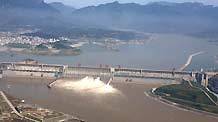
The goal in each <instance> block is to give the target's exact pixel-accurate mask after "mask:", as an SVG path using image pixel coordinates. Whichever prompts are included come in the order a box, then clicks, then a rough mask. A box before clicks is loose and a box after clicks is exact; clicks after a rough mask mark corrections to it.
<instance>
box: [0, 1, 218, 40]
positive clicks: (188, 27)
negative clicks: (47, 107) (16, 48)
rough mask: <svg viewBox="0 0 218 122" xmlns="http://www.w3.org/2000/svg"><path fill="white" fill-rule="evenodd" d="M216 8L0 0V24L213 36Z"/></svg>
mask: <svg viewBox="0 0 218 122" xmlns="http://www.w3.org/2000/svg"><path fill="white" fill-rule="evenodd" d="M217 13H218V7H214V6H212V5H204V4H201V3H169V2H154V3H149V4H147V5H140V4H135V3H127V4H121V3H119V2H113V3H108V4H101V5H99V6H89V7H85V8H81V9H75V8H73V7H70V6H66V5H64V4H62V3H51V4H48V3H45V2H44V1H43V0H0V26H4V27H7V26H12V25H13V26H17V25H22V26H24V25H31V26H36V27H38V28H47V27H62V28H64V27H66V28H69V27H70V28H71V27H77V28H78V27H79V28H104V29H131V30H137V31H143V32H154V33H182V34H192V35H202V34H204V35H202V36H215V35H217V33H218V24H217V21H218V14H217Z"/></svg>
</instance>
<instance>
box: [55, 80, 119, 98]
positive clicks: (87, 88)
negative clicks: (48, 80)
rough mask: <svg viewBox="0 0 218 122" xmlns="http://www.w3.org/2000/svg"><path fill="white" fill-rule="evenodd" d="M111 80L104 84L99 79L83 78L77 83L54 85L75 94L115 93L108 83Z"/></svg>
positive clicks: (66, 82) (67, 82) (69, 82)
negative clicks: (75, 92) (72, 91)
mask: <svg viewBox="0 0 218 122" xmlns="http://www.w3.org/2000/svg"><path fill="white" fill-rule="evenodd" d="M111 81H112V79H110V80H109V82H108V83H107V84H106V83H104V82H103V81H101V80H100V78H99V77H98V78H96V79H95V78H93V77H88V76H87V77H85V78H83V79H81V80H78V81H60V82H58V83H57V84H56V85H57V86H58V87H61V88H65V89H69V90H74V91H77V92H92V93H101V94H107V93H115V92H117V90H116V89H115V88H113V87H112V86H111V85H110V83H111Z"/></svg>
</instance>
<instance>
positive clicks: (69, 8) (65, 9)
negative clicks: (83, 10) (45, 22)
mask: <svg viewBox="0 0 218 122" xmlns="http://www.w3.org/2000/svg"><path fill="white" fill-rule="evenodd" d="M49 5H50V6H52V7H53V8H55V9H57V10H58V11H60V12H62V13H64V14H71V13H72V12H73V11H74V10H76V9H75V8H74V7H72V6H68V5H65V4H63V3H61V2H52V3H49Z"/></svg>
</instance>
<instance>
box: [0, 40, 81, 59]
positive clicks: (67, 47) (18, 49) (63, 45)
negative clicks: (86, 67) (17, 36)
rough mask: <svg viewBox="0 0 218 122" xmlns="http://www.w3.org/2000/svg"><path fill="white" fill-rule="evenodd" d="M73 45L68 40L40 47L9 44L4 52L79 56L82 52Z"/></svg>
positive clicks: (25, 44)
mask: <svg viewBox="0 0 218 122" xmlns="http://www.w3.org/2000/svg"><path fill="white" fill-rule="evenodd" d="M72 45H73V43H72V42H69V41H67V40H61V41H56V42H49V43H41V44H39V45H30V44H27V43H8V44H6V45H4V50H2V51H9V52H12V53H18V54H34V55H51V56H56V55H65V56H71V55H79V54H80V53H81V50H80V49H79V48H78V47H73V46H72Z"/></svg>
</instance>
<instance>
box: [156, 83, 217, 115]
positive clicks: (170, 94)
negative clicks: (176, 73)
mask: <svg viewBox="0 0 218 122" xmlns="http://www.w3.org/2000/svg"><path fill="white" fill-rule="evenodd" d="M196 86H197V84H194V87H192V86H190V84H189V83H188V82H187V81H183V82H182V83H181V84H173V85H168V86H163V87H160V88H157V89H156V90H155V94H156V95H159V96H161V97H162V98H164V99H167V100H169V101H172V102H175V103H178V104H180V105H184V106H188V107H191V108H195V109H199V110H203V111H207V112H211V113H217V114H218V106H216V105H215V104H214V103H213V102H212V101H211V100H210V99H209V98H208V97H207V96H206V95H205V94H204V92H203V91H201V90H200V89H199V88H201V87H196ZM202 90H204V89H202ZM204 91H205V90H204ZM205 92H206V91H205ZM209 95H210V96H211V98H213V99H214V101H217V98H216V96H214V95H213V94H209Z"/></svg>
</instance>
